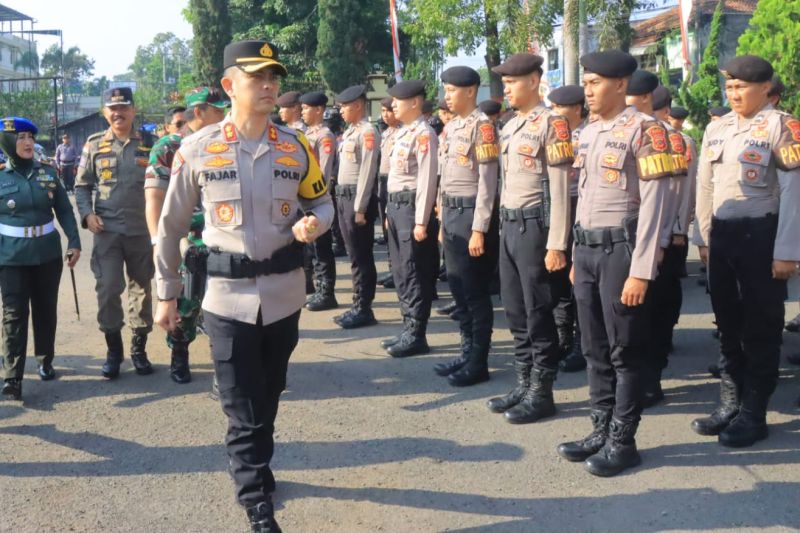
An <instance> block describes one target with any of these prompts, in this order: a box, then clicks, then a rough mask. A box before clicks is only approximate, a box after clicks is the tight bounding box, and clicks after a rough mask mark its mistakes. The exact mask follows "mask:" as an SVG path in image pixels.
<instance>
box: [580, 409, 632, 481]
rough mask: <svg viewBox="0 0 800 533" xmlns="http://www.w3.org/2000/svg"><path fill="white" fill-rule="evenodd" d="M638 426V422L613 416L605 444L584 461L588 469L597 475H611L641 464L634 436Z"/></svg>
mask: <svg viewBox="0 0 800 533" xmlns="http://www.w3.org/2000/svg"><path fill="white" fill-rule="evenodd" d="M638 426H639V423H638V422H628V423H625V422H622V421H621V420H618V419H616V418H614V417H612V418H611V422H609V424H608V438H606V442H605V444H604V445H603V447H602V448H600V450H599V451H598V452H597V453H596V454H594V455H592V456H591V457H589V458H588V459H586V462H584V463H583V465H584V467H585V468H586V470H587V471H588V472H589V473H590V474H594V475H595V476H600V477H611V476H616V475H617V474H619V473H620V472H622V471H623V470H625V469H627V468H631V467H634V466H637V465H639V464H641V462H642V457H641V456H640V455H639V451H638V450H637V449H636V439H635V438H634V437H635V436H636V428H637V427H638Z"/></svg>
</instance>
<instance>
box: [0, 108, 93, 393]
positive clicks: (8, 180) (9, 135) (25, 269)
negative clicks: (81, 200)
mask: <svg viewBox="0 0 800 533" xmlns="http://www.w3.org/2000/svg"><path fill="white" fill-rule="evenodd" d="M37 131H38V129H37V128H36V125H35V124H34V123H33V122H31V121H29V120H27V119H24V118H16V117H11V118H5V119H2V120H1V121H0V149H2V151H3V152H4V153H5V155H6V157H7V159H8V162H7V163H6V168H4V169H3V170H2V171H0V293H2V299H3V363H4V365H3V366H4V368H3V372H4V376H3V377H4V382H3V388H2V396H3V397H4V398H8V399H12V400H21V399H22V375H23V373H24V372H25V352H26V349H27V345H28V315H29V314H31V315H32V317H33V345H34V351H35V353H36V359H37V360H38V362H39V377H40V378H41V379H42V380H45V381H46V380H50V379H53V378H54V377H55V375H56V374H55V370H54V369H53V356H54V355H55V336H56V313H57V304H58V285H59V282H60V280H61V270H62V268H63V265H62V264H61V237H60V236H59V234H58V232H57V231H56V230H55V227H54V225H53V214H54V213H55V216H56V218H58V223H59V224H60V225H61V228H62V229H63V230H64V232H65V233H66V234H67V239H68V242H69V245H68V247H69V249H68V250H67V254H66V259H65V260H66V261H67V262H68V264H69V266H70V267H73V266H74V265H75V263H77V262H78V258H79V257H80V255H81V243H80V238H79V237H78V225H77V224H76V222H75V214H74V212H73V210H72V205H71V204H70V203H69V200H68V199H67V192H66V190H64V187H63V186H62V185H61V182H60V181H59V180H58V178H57V177H56V172H55V169H53V168H52V167H50V166H47V165H43V164H41V163H40V162H38V161H36V160H34V152H33V145H34V140H35V135H36V133H37Z"/></svg>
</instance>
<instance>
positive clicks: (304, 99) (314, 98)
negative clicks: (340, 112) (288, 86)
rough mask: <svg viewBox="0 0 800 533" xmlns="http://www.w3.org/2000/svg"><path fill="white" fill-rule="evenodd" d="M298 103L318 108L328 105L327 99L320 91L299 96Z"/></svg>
mask: <svg viewBox="0 0 800 533" xmlns="http://www.w3.org/2000/svg"><path fill="white" fill-rule="evenodd" d="M300 103H301V104H306V105H311V106H317V107H319V106H323V105H325V104H327V103H328V97H327V96H325V93H324V92H322V91H314V92H312V93H306V94H304V95H303V96H301V97H300Z"/></svg>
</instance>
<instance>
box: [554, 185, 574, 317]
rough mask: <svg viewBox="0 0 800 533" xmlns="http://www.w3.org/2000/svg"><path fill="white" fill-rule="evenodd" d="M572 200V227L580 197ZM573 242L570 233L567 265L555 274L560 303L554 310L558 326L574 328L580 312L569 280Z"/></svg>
mask: <svg viewBox="0 0 800 533" xmlns="http://www.w3.org/2000/svg"><path fill="white" fill-rule="evenodd" d="M570 201H571V202H572V214H571V223H570V225H569V226H570V227H573V226H575V214H576V211H577V206H578V197H577V196H573V197H571V198H570ZM572 244H573V238H572V234H571V233H570V236H569V241H568V242H567V250H566V252H565V255H566V256H567V267H566V268H565V269H564V270H559V271H558V272H555V273H554V275H555V277H556V278H557V279H558V286H559V291H558V303H557V304H556V308H555V309H554V310H553V316H555V319H556V326H557V327H559V328H565V329H572V328H573V327H575V326H576V320H577V318H578V314H577V312H576V311H575V291H574V290H573V288H572V282H571V281H570V280H569V271H570V269H572Z"/></svg>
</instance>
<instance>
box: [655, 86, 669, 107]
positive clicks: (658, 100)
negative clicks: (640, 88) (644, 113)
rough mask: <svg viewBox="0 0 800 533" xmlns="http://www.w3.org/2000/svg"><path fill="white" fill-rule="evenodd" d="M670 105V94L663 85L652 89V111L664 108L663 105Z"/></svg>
mask: <svg viewBox="0 0 800 533" xmlns="http://www.w3.org/2000/svg"><path fill="white" fill-rule="evenodd" d="M671 105H672V94H671V93H670V92H669V89H667V88H666V87H664V86H663V85H659V86H658V87H656V89H655V90H654V91H653V111H658V110H659V109H664V108H665V107H670V106H671Z"/></svg>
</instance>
